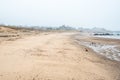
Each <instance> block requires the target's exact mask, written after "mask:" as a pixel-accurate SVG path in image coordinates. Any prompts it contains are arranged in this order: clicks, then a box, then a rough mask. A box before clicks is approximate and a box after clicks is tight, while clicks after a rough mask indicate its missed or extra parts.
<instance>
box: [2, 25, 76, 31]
mask: <svg viewBox="0 0 120 80" xmlns="http://www.w3.org/2000/svg"><path fill="white" fill-rule="evenodd" d="M0 27H8V28H12V29H16V30H76V29H75V28H73V27H70V26H65V25H62V26H59V27H39V26H14V25H0Z"/></svg>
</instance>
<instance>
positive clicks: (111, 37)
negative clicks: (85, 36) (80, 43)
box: [94, 35, 120, 39]
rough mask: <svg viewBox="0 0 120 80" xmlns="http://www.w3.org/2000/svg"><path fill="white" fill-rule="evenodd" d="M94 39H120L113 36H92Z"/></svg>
mask: <svg viewBox="0 0 120 80" xmlns="http://www.w3.org/2000/svg"><path fill="white" fill-rule="evenodd" d="M94 37H102V38H110V39H120V36H117V35H114V36H94Z"/></svg>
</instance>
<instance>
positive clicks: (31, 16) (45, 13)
mask: <svg viewBox="0 0 120 80" xmlns="http://www.w3.org/2000/svg"><path fill="white" fill-rule="evenodd" d="M0 3H1V4H0V24H10V25H38V26H60V25H63V24H65V25H69V26H73V27H84V28H93V27H99V28H102V27H103V28H106V29H109V30H120V0H0Z"/></svg>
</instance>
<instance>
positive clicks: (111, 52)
mask: <svg viewBox="0 0 120 80" xmlns="http://www.w3.org/2000/svg"><path fill="white" fill-rule="evenodd" d="M79 44H81V45H84V46H87V47H89V48H91V49H93V50H94V51H95V52H97V53H99V54H101V55H103V56H106V57H107V58H109V59H112V60H116V61H120V50H118V49H117V48H116V47H117V45H106V44H100V43H93V42H79Z"/></svg>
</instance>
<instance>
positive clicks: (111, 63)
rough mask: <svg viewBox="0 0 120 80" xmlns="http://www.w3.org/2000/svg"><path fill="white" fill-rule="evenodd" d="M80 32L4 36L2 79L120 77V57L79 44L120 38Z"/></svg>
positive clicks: (109, 79)
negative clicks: (97, 36) (100, 37)
mask: <svg viewBox="0 0 120 80" xmlns="http://www.w3.org/2000/svg"><path fill="white" fill-rule="evenodd" d="M79 34H80V33H79ZM76 35H78V32H42V33H39V34H34V35H29V36H24V37H23V35H21V37H19V38H17V39H15V40H6V39H3V38H2V37H0V39H2V40H1V43H0V80H120V62H119V61H116V60H111V59H109V58H106V57H105V56H103V55H100V54H98V53H96V52H95V51H94V50H92V49H91V48H89V47H86V46H84V45H82V44H79V42H82V41H86V42H95V43H98V42H99V43H104V44H120V41H119V40H113V41H112V40H110V41H111V42H110V41H109V42H108V40H107V39H106V40H105V39H98V38H90V37H89V38H88V37H85V36H80V37H78V36H77V38H76V37H75V36H76Z"/></svg>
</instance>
